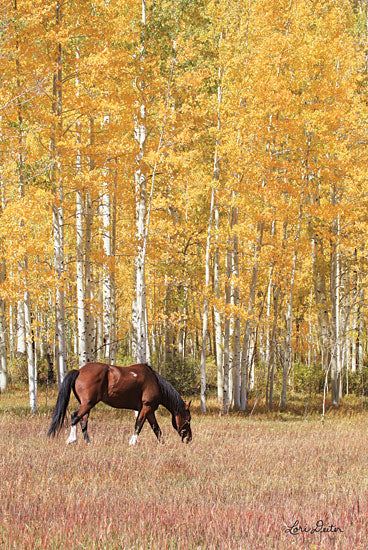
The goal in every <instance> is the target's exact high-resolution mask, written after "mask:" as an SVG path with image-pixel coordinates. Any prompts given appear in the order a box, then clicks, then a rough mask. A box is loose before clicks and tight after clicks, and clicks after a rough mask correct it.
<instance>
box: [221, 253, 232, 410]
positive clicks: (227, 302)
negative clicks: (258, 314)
mask: <svg viewBox="0 0 368 550" xmlns="http://www.w3.org/2000/svg"><path fill="white" fill-rule="evenodd" d="M231 273H232V253H231V249H230V246H228V247H227V250H226V264H225V275H226V282H225V307H226V306H229V305H230V303H231V285H230V277H231ZM226 309H227V308H226ZM230 322H231V319H230V317H229V314H228V313H226V314H225V319H224V389H223V395H224V400H223V410H224V412H225V413H227V412H228V411H229V408H230V404H231V397H232V396H231V388H230Z"/></svg>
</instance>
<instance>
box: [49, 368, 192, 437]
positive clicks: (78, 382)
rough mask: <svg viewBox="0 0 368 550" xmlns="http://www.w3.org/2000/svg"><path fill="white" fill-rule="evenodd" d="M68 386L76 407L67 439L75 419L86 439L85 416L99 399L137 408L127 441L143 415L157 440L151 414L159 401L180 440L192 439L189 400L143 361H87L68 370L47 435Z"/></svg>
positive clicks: (61, 415) (60, 414)
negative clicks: (119, 363)
mask: <svg viewBox="0 0 368 550" xmlns="http://www.w3.org/2000/svg"><path fill="white" fill-rule="evenodd" d="M71 390H73V393H74V395H75V397H76V398H77V400H78V401H79V407H78V409H77V410H76V411H75V412H73V413H72V415H71V431H70V436H69V438H68V440H67V443H73V442H74V441H76V440H77V424H78V422H80V423H81V428H82V432H83V436H84V440H85V441H86V443H89V442H90V439H89V436H88V432H87V425H88V417H89V413H90V410H91V409H92V408H93V407H94V406H95V405H96V404H97V403H99V402H100V401H102V402H103V403H106V404H107V405H110V407H114V408H117V409H132V410H135V411H138V416H137V418H136V422H135V427H134V432H133V435H132V437H131V438H130V441H129V445H135V444H136V442H137V440H138V435H139V433H140V431H141V429H142V427H143V424H144V422H145V420H146V419H147V420H148V422H149V423H150V425H151V428H152V430H153V431H154V433H155V436H156V437H157V439H158V440H159V441H160V439H161V435H162V432H161V429H160V426H159V425H158V423H157V420H156V417H155V411H156V409H157V408H158V406H159V405H163V406H164V407H166V409H168V410H169V411H170V413H171V416H172V425H173V428H174V429H175V430H176V431H177V432H178V433H179V435H180V437H181V440H182V441H183V442H184V441H185V442H186V443H189V441H191V439H192V431H191V428H190V421H191V416H190V410H189V407H190V402H189V403H188V404H185V402H184V401H183V399H182V398H181V397H180V395H179V393H178V392H177V391H176V390H175V388H174V387H173V386H172V385H171V384H170V382H168V381H167V380H165V378H163V376H161V375H160V374H159V373H158V372H156V371H155V370H153V368H152V367H151V366H149V365H147V364H137V365H130V366H129V367H117V366H115V365H106V364H105V363H87V364H86V365H84V366H83V367H81V368H80V369H79V370H71V371H69V372H68V373H67V375H66V376H65V378H64V380H63V383H62V384H61V386H60V390H59V394H58V396H57V400H56V405H55V408H54V412H53V415H52V420H51V425H50V429H49V431H48V434H47V435H48V436H55V435H56V434H57V433H59V432H60V430H61V428H62V426H63V424H64V419H65V415H66V410H67V407H68V404H69V399H70V394H71Z"/></svg>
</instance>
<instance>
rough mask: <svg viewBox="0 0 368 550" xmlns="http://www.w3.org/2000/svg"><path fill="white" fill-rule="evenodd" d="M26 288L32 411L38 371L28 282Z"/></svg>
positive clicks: (25, 301)
mask: <svg viewBox="0 0 368 550" xmlns="http://www.w3.org/2000/svg"><path fill="white" fill-rule="evenodd" d="M25 270H26V271H27V262H26V264H25ZM25 285H26V289H25V291H24V319H25V332H26V346H27V363H28V388H29V404H30V409H31V413H35V412H36V411H37V371H36V363H35V353H34V342H33V334H32V319H31V308H30V297H29V291H28V290H27V286H28V282H27V280H26V282H25Z"/></svg>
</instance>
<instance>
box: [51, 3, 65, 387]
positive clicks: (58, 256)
mask: <svg viewBox="0 0 368 550" xmlns="http://www.w3.org/2000/svg"><path fill="white" fill-rule="evenodd" d="M61 21H62V9H61V4H60V2H59V1H58V2H57V4H56V24H57V26H59V25H60V24H61ZM62 76H63V75H62V47H61V44H58V47H57V58H56V71H55V73H54V75H53V103H52V113H53V115H54V117H55V123H54V128H53V133H52V136H51V140H50V153H51V159H52V181H53V185H54V186H55V188H56V197H55V202H54V204H53V207H52V216H53V233H54V268H55V277H56V284H55V323H56V331H55V333H56V342H57V346H56V363H57V377H58V382H59V384H61V383H62V381H63V379H64V376H65V371H66V338H65V297H64V280H63V279H64V212H63V200H64V191H63V181H62V177H61V166H60V159H59V155H58V152H57V147H56V141H57V136H61V133H62Z"/></svg>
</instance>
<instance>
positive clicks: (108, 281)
mask: <svg viewBox="0 0 368 550" xmlns="http://www.w3.org/2000/svg"><path fill="white" fill-rule="evenodd" d="M101 214H102V223H103V239H102V242H103V250H104V254H105V261H104V265H103V278H102V303H103V345H104V351H103V356H104V357H105V358H107V359H110V352H111V316H112V315H111V314H112V270H111V256H112V246H111V244H112V243H111V205H110V189H109V186H108V183H107V182H106V183H105V184H104V193H103V195H102V198H101Z"/></svg>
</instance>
